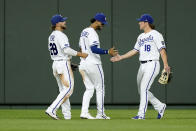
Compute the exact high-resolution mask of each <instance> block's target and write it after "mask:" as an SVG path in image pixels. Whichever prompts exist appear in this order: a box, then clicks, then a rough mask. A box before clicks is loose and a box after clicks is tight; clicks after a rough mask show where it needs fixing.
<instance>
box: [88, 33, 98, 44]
mask: <svg viewBox="0 0 196 131" xmlns="http://www.w3.org/2000/svg"><path fill="white" fill-rule="evenodd" d="M88 39H89V46H90V47H91V46H94V45H97V46H98V45H100V42H99V37H98V35H97V34H96V32H93V31H91V32H89V35H88Z"/></svg>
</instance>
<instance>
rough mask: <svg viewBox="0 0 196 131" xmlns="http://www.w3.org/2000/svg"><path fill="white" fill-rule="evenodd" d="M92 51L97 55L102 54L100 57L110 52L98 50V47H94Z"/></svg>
mask: <svg viewBox="0 0 196 131" xmlns="http://www.w3.org/2000/svg"><path fill="white" fill-rule="evenodd" d="M91 51H92V52H93V53H95V54H100V55H103V54H108V50H103V49H101V48H98V47H97V45H95V46H92V47H91Z"/></svg>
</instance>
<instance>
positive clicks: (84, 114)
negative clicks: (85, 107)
mask: <svg viewBox="0 0 196 131" xmlns="http://www.w3.org/2000/svg"><path fill="white" fill-rule="evenodd" d="M80 118H82V119H95V117H93V116H91V114H90V113H81V115H80Z"/></svg>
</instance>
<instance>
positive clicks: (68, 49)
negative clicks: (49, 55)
mask: <svg viewBox="0 0 196 131" xmlns="http://www.w3.org/2000/svg"><path fill="white" fill-rule="evenodd" d="M63 50H64V52H65V54H68V55H71V56H76V55H77V53H78V52H77V51H75V50H73V49H71V48H70V47H67V48H64V49H63Z"/></svg>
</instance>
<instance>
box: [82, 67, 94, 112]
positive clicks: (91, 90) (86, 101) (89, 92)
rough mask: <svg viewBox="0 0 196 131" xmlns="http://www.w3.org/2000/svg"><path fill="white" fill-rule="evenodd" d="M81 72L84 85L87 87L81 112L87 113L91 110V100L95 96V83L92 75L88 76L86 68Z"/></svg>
mask: <svg viewBox="0 0 196 131" xmlns="http://www.w3.org/2000/svg"><path fill="white" fill-rule="evenodd" d="M80 73H81V75H82V78H83V82H84V85H85V87H86V90H85V92H84V95H83V100H82V111H81V114H86V113H88V112H89V110H88V109H89V105H90V100H91V98H92V96H93V93H94V89H95V88H94V85H93V83H92V81H91V80H90V77H89V76H88V74H87V72H86V70H80Z"/></svg>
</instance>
